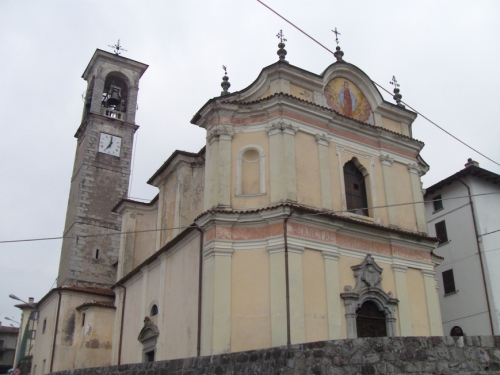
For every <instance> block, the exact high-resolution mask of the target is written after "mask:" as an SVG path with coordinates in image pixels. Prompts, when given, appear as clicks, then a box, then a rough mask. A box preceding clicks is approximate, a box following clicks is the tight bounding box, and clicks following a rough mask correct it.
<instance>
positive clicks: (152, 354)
mask: <svg viewBox="0 0 500 375" xmlns="http://www.w3.org/2000/svg"><path fill="white" fill-rule="evenodd" d="M144 357H145V358H144V360H145V362H154V361H155V351H154V350H151V351H150V352H147V353H144Z"/></svg>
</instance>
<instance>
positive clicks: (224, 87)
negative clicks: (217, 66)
mask: <svg viewBox="0 0 500 375" xmlns="http://www.w3.org/2000/svg"><path fill="white" fill-rule="evenodd" d="M222 69H224V77H222V83H221V84H220V85H221V86H222V90H223V91H222V92H221V93H220V95H221V96H224V95H229V91H227V90H228V89H229V88H230V87H231V84H230V83H229V77H228V76H227V68H226V66H225V65H222Z"/></svg>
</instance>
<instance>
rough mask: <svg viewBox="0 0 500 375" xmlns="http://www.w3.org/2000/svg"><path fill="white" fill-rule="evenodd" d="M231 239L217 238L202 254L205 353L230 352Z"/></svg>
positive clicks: (203, 343)
mask: <svg viewBox="0 0 500 375" xmlns="http://www.w3.org/2000/svg"><path fill="white" fill-rule="evenodd" d="M232 252H233V249H232V241H221V240H214V241H211V242H209V243H207V244H206V245H205V251H204V253H203V256H204V263H205V267H204V270H203V280H204V283H203V289H204V293H203V299H202V301H203V302H202V303H203V306H202V309H203V316H202V327H203V329H202V348H201V352H202V353H201V354H202V355H212V354H221V353H229V352H230V351H231V255H232Z"/></svg>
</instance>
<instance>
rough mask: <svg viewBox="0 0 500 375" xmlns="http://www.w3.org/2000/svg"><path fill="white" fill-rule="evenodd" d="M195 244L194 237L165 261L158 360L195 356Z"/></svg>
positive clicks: (196, 240) (197, 239) (196, 271)
mask: <svg viewBox="0 0 500 375" xmlns="http://www.w3.org/2000/svg"><path fill="white" fill-rule="evenodd" d="M199 241H200V240H199V238H198V236H197V237H194V238H193V239H192V240H191V241H190V242H188V243H187V244H186V245H185V246H184V247H183V248H182V249H181V250H178V251H177V252H175V253H174V254H172V255H171V256H169V257H168V258H167V264H166V269H165V297H164V301H165V303H164V306H163V307H162V306H160V309H162V308H163V310H164V313H163V314H162V313H161V311H160V317H161V318H162V319H163V328H162V332H160V335H164V337H163V338H162V341H163V340H165V341H163V342H165V346H164V347H162V348H160V350H159V351H158V352H157V353H158V360H160V359H172V358H185V357H195V356H196V340H197V332H198V331H197V330H198V267H199V260H198V259H199ZM160 352H161V353H163V354H162V355H161V356H160V354H159V353H160ZM165 356H166V357H165Z"/></svg>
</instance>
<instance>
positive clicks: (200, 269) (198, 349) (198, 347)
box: [195, 226, 204, 357]
mask: <svg viewBox="0 0 500 375" xmlns="http://www.w3.org/2000/svg"><path fill="white" fill-rule="evenodd" d="M195 229H196V230H197V231H198V232H200V265H199V267H198V334H197V338H196V356H197V357H199V356H200V353H201V302H202V300H201V298H202V295H201V293H202V291H203V283H202V281H203V246H204V245H203V231H202V230H201V229H200V227H199V226H196V227H195Z"/></svg>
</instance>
